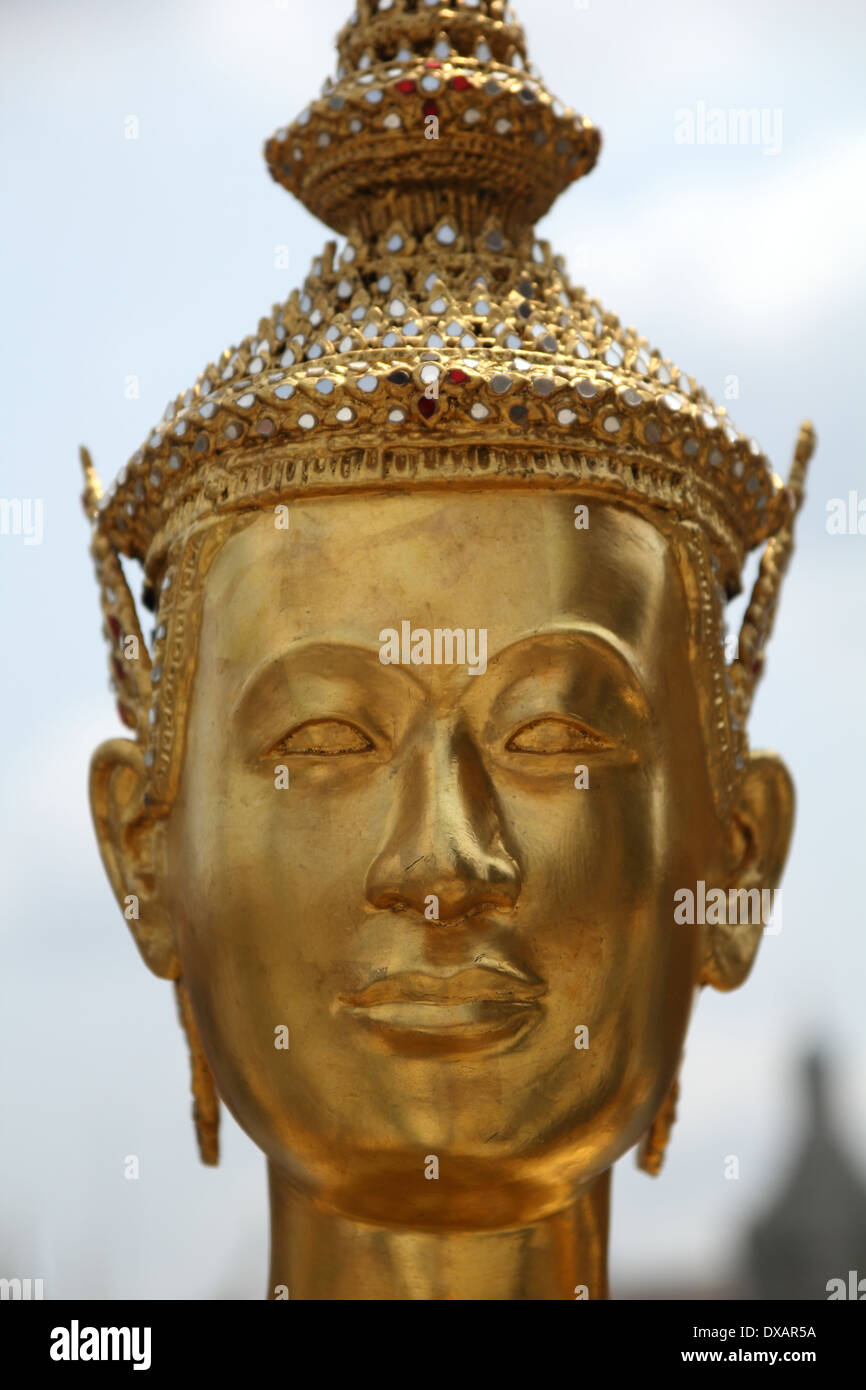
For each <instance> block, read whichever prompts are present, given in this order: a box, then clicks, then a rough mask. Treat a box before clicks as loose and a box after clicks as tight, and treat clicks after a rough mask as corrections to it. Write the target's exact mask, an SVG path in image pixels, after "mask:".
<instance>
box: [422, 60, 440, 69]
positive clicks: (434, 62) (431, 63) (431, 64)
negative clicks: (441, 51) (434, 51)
mask: <svg viewBox="0 0 866 1390" xmlns="http://www.w3.org/2000/svg"><path fill="white" fill-rule="evenodd" d="M424 66H425V68H441V66H442V64H441V63H440V62H439V61H438V60H437V59H436V58H428V59H427V62H426V63H425V64H424Z"/></svg>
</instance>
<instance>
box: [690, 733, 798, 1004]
mask: <svg viewBox="0 0 866 1390" xmlns="http://www.w3.org/2000/svg"><path fill="white" fill-rule="evenodd" d="M793 826H794V784H793V782H792V781H791V776H790V773H789V772H788V769H787V768H786V767H785V764H784V763H783V762H782V760H781V758H778V757H776V755H775V754H774V753H753V754H751V755H750V756H749V759H748V762H747V763H746V767H745V769H744V771H743V774H742V776H741V779H740V783H739V786H738V789H737V794H736V800H735V803H734V807H733V810H732V816H731V823H730V836H731V839H730V843H731V845H732V850H731V859H730V863H731V867H730V870H729V872H728V874H727V875H726V877H727V882H726V883H725V884H724V885H720V886H723V887H724V889H725V893H726V896H727V897H728V898H730V890H731V889H736V890H745V891H746V892H751V893H752V894H753V895H754V893H755V891H757V893H758V895H759V900H760V901H761V902H762V904H763V903H764V902H766V895H767V894H768V893H772V894H773V899H772V904H773V905H772V923H771V924H770V925H769V926H768V927H767V929H768V930H769V931H771V932H778V931H779V930H780V929H781V911H780V908H779V905H778V902H777V899H776V896H775V895H776V889H777V888H778V886H779V883H780V881H781V878H782V872H783V870H784V867H785V861H786V859H787V857H788V846H789V845H790V842H791V831H792V829H793ZM741 901H743V902H745V900H744V899H741ZM742 915H743V914H741V915H740V920H738V921H735V922H731V921H730V916H731V914H730V912H729V913H728V921H727V922H725V923H719V924H714V925H708V926H706V927H705V932H706V936H705V947H704V960H703V965H702V969H701V976H700V983H701V984H709V985H713V986H714V987H715V988H716V989H721V990H728V989H736V987H737V985H741V984H742V983H743V981H744V980H745V978H746V976H747V975H748V973H749V971H750V970H751V968H752V965H753V963H754V960H755V956H756V955H757V951H758V946H759V945H760V941H761V936H762V934H763V932H764V930H765V925H766V918H765V920H764V921H763V922H762V920H761V916H760V913H758V914H757V920H755V914H754V912H752V913H750V914H749V916H748V919H747V920H746V921H743V920H742Z"/></svg>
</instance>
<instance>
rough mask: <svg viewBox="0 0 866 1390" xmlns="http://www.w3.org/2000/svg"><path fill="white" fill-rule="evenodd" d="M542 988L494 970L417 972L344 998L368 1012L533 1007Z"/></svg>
mask: <svg viewBox="0 0 866 1390" xmlns="http://www.w3.org/2000/svg"><path fill="white" fill-rule="evenodd" d="M544 993H545V987H544V985H543V984H541V983H540V982H538V981H533V980H530V979H529V978H528V976H526V975H523V974H519V975H518V974H515V973H514V972H513V971H508V972H506V971H505V970H495V969H483V968H481V969H479V968H477V967H473V968H472V969H469V970H458V971H456V972H455V973H454V974H451V975H428V974H425V973H422V972H421V971H419V970H409V971H407V972H406V973H405V974H400V975H385V976H384V977H383V978H382V979H379V980H373V981H372V982H371V983H370V984H369V985H366V986H365V987H364V989H362V990H360V991H359V992H358V993H357V994H344V995H343V997H342V1002H343V1003H344V1004H347V1005H348V1006H349V1007H350V1008H356V1009H369V1008H373V1007H375V1006H376V1005H379V1004H410V1003H411V1004H440V1005H443V1004H444V1005H452V1006H453V1005H460V1004H486V1003H513V1004H532V1003H534V1002H535V1000H536V999H538V998H540V996H541V995H542V994H544Z"/></svg>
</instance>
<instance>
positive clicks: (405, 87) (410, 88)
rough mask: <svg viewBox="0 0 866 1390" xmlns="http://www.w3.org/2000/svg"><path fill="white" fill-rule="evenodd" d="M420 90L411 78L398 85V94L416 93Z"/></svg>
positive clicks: (406, 78)
mask: <svg viewBox="0 0 866 1390" xmlns="http://www.w3.org/2000/svg"><path fill="white" fill-rule="evenodd" d="M417 90H418V88H417V86H416V84H415V83H414V82H413V81H412V79H411V77H404V79H403V81H402V82H398V83H397V91H398V92H415V91H417Z"/></svg>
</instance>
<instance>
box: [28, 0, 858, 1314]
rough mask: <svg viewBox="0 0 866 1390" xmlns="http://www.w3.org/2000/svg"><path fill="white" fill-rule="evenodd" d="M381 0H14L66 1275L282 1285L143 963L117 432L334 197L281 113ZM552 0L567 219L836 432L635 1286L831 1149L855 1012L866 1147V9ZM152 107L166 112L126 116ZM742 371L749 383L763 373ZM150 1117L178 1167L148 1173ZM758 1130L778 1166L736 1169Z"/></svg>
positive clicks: (31, 1231)
mask: <svg viewBox="0 0 866 1390" xmlns="http://www.w3.org/2000/svg"><path fill="white" fill-rule="evenodd" d="M350 8H351V0H317V3H316V4H314V5H313V4H303V3H300V0H288V3H274V0H246V3H244V4H243V5H241V4H239V3H237V0H235V2H234V3H229V0H207V3H205V0H148V3H147V4H141V3H140V0H93V3H81V2H79V3H69V2H68V0H67V2H66V3H59V0H58V3H47V0H27V3H24V0H5V2H4V5H3V7H2V11H0V53H2V58H0V64H2V82H0V90H2V97H0V107H2V110H0V117H2V119H0V143H2V147H3V165H4V170H5V184H6V208H5V215H4V217H3V219H2V224H0V240H2V265H3V271H4V280H5V284H4V287H3V303H4V333H3V346H2V351H3V354H4V359H5V360H4V363H3V380H4V382H5V390H4V393H3V399H4V424H3V429H2V433H0V495H2V496H4V497H7V498H16V497H17V498H38V499H41V500H42V501H43V504H44V536H43V539H42V543H41V544H40V545H25V544H24V538H23V537H22V536H14V535H4V536H0V572H2V592H0V620H2V632H3V648H4V658H3V667H4V679H3V684H2V689H0V718H2V720H3V727H4V730H5V738H4V744H5V747H4V754H3V774H2V785H0V854H2V857H3V862H2V872H0V882H2V885H3V894H2V900H3V904H4V911H3V922H2V937H0V940H2V976H0V991H2V994H0V1029H2V1038H0V1059H2V1060H0V1068H2V1071H0V1113H2V1125H3V1131H4V1134H3V1142H2V1152H0V1164H2V1181H0V1252H2V1259H0V1264H2V1268H0V1274H4V1275H7V1276H11V1275H18V1276H19V1277H27V1276H31V1277H36V1276H41V1277H43V1278H44V1279H45V1280H46V1295H47V1296H72V1295H79V1294H80V1295H83V1296H109V1297H142V1296H156V1297H213V1296H228V1295H234V1296H240V1297H251V1298H252V1297H259V1296H260V1295H261V1293H262V1291H263V1288H264V1281H265V1273H266V1252H267V1216H266V1206H265V1182H264V1161H263V1159H262V1158H261V1156H260V1155H259V1154H258V1152H257V1151H256V1150H255V1149H254V1148H253V1146H252V1144H251V1142H250V1141H249V1140H247V1139H246V1137H245V1136H244V1135H243V1134H241V1132H240V1131H239V1130H238V1129H237V1128H236V1126H235V1125H234V1124H233V1122H232V1121H231V1120H230V1118H228V1117H227V1116H225V1117H224V1135H225V1141H224V1158H223V1162H222V1165H221V1167H220V1168H219V1170H217V1171H216V1172H212V1171H208V1170H204V1169H202V1168H200V1167H199V1165H198V1161H197V1158H196V1154H195V1147H194V1142H193V1137H192V1127H191V1123H190V1121H189V1119H188V1113H189V1100H188V1075H187V1060H186V1056H185V1052H184V1049H183V1045H182V1040H181V1035H180V1031H179V1028H178V1026H177V1023H176V1020H175V1015H174V1004H173V998H172V995H171V991H170V989H169V987H168V986H167V985H165V984H163V983H162V982H158V981H156V980H154V979H153V978H152V977H151V976H149V975H148V974H147V973H146V971H145V969H144V967H143V966H142V965H141V964H140V963H139V960H138V957H137V955H136V954H135V951H134V947H133V945H132V942H131V939H130V938H129V937H128V934H127V932H126V929H125V927H124V924H123V922H122V920H121V918H120V916H119V913H118V912H117V910H116V908H115V907H114V905H113V901H112V900H111V898H110V894H109V890H108V886H107V883H106V882H105V879H104V875H103V872H102V868H101V865H100V863H99V859H98V855H97V851H96V847H95V843H94V840H93V835H92V830H91V826H90V822H89V817H88V812H87V806H86V794H85V787H86V772H87V763H88V759H89V756H90V752H91V750H92V748H93V747H94V746H95V745H96V744H97V743H98V742H100V741H101V740H102V739H103V738H105V737H108V736H111V735H114V734H116V733H118V732H119V729H118V725H117V722H116V718H115V715H114V713H113V702H112V699H111V697H110V695H109V693H108V691H107V688H106V660H105V653H104V651H103V647H102V641H101V638H100V635H99V626H100V624H99V617H98V606H97V594H96V589H95V585H94V582H93V577H92V572H91V568H90V563H89V560H88V557H87V541H88V536H87V528H86V526H85V523H84V520H83V517H82V515H81V512H80V507H79V504H78V495H79V492H80V479H79V476H78V471H77V470H78V463H77V448H78V444H79V443H80V442H82V441H83V442H86V443H87V444H88V445H89V446H90V448H91V450H92V452H93V456H94V459H95V462H96V464H97V467H98V468H99V470H100V472H101V473H102V476H103V478H104V479H105V480H108V479H110V478H111V477H112V476H113V475H114V474H115V472H116V471H117V470H118V469H119V468H120V467H121V466H122V465H123V463H124V462H125V461H126V459H127V458H128V456H129V455H130V454H131V453H132V452H133V450H134V449H135V448H137V447H138V445H139V444H140V443H141V442H142V440H143V439H144V437H145V435H146V433H147V432H148V430H149V429H150V428H151V426H152V425H153V424H154V422H155V421H156V419H157V418H158V417H159V415H160V414H161V412H162V410H163V408H164V406H165V404H166V402H167V400H168V399H169V398H170V397H174V396H175V395H176V394H177V392H178V391H179V390H182V389H184V388H185V387H186V386H188V385H191V384H192V382H193V380H194V378H195V376H196V375H197V373H198V372H199V371H200V370H201V369H202V367H203V366H204V365H205V364H206V363H208V362H210V361H212V360H213V359H214V357H215V356H216V355H217V354H218V352H219V351H220V350H221V349H222V348H223V347H224V346H225V345H226V344H227V343H230V342H234V341H236V340H237V339H238V338H240V337H242V336H244V335H245V334H246V333H248V332H251V331H252V330H253V329H254V328H255V325H256V323H257V322H258V319H259V317H260V316H261V314H263V313H265V312H267V311H269V310H270V307H271V305H272V304H273V303H274V302H276V301H278V300H282V299H284V298H285V297H286V296H287V294H288V293H289V291H290V290H291V288H292V287H293V286H294V285H296V284H297V283H299V281H300V280H301V279H302V278H303V276H304V275H305V274H306V272H307V270H308V268H309V263H310V261H311V259H312V257H313V256H314V255H316V254H317V253H318V252H319V251H320V250H321V247H322V245H323V244H324V242H325V240H326V239H327V238H328V237H329V236H330V235H331V233H329V232H328V231H326V229H324V228H323V227H321V226H320V225H318V224H316V223H315V222H314V220H313V219H312V218H311V217H310V216H309V215H308V214H307V213H306V212H305V211H304V210H303V209H302V208H300V207H299V206H297V205H295V204H293V202H292V201H291V199H290V198H289V197H288V196H287V195H286V193H285V192H283V191H282V190H281V189H279V188H278V187H277V186H276V185H275V184H273V183H272V182H271V180H270V178H269V177H268V175H267V173H266V170H265V166H264V162H263V159H262V156H261V146H262V142H263V140H264V139H265V137H266V136H268V135H269V134H270V133H271V132H272V131H273V130H274V129H275V128H276V127H278V126H280V125H282V124H284V123H285V122H286V121H287V120H290V119H291V118H292V117H294V116H295V115H296V114H297V112H298V111H299V110H300V109H301V108H302V107H303V106H304V105H305V104H306V103H307V101H308V99H309V98H310V97H311V96H314V95H316V93H317V92H318V89H319V87H320V85H321V81H322V79H323V78H324V77H325V75H326V74H327V73H329V72H333V70H334V62H333V57H332V39H333V36H334V34H335V33H336V31H337V29H338V28H339V27H340V25H341V24H342V23H343V21H344V20H345V18H346V17H347V15H348V12H349V10H350ZM518 13H519V16H520V18H521V19H522V20H523V22H524V24H525V25H526V28H527V31H528V36H529V43H530V54H531V57H532V59H533V61H534V63H535V66H536V67H537V68H538V69H539V71H540V72H541V74H542V75H543V76H544V77H545V79H546V80H547V82H548V85H549V86H550V88H551V89H552V90H553V91H554V93H556V94H558V95H560V96H561V97H563V99H565V100H567V101H568V102H570V103H571V104H572V105H574V106H575V107H576V108H577V109H578V110H582V111H585V112H586V113H587V114H588V115H589V116H591V117H592V118H593V120H594V121H596V122H597V124H598V125H599V126H600V127H601V129H602V132H603V135H604V141H605V143H604V150H603V153H602V158H601V161H600V164H599V167H598V169H597V170H596V171H595V172H594V173H593V175H592V176H591V178H589V179H586V180H583V181H582V182H581V183H579V184H578V185H577V186H576V187H575V188H574V189H573V190H571V191H570V192H569V193H567V194H566V195H564V196H563V198H562V199H561V200H560V203H559V205H558V206H557V208H556V209H555V211H554V213H553V214H552V215H551V216H549V217H548V218H547V219H546V220H545V222H544V223H542V224H541V229H540V230H541V234H542V235H543V236H544V237H546V238H547V239H548V240H550V241H551V242H552V244H553V246H554V248H555V249H556V250H557V251H560V252H561V253H563V254H564V255H565V256H566V258H567V260H568V261H569V263H570V265H571V267H572V274H573V279H574V280H575V281H576V282H578V283H581V282H584V283H586V284H587V286H588V287H589V288H590V289H591V290H592V292H593V293H594V294H597V295H599V296H600V297H601V299H602V300H603V302H604V303H605V304H606V306H607V307H608V308H610V309H612V310H614V311H615V312H617V313H618V314H619V315H620V316H621V317H622V318H623V319H624V320H626V321H627V322H630V323H635V324H636V325H637V326H638V327H639V328H640V330H641V331H642V332H643V333H645V334H646V336H647V337H649V338H650V339H651V341H653V342H655V343H657V344H658V345H659V346H660V347H661V348H662V349H663V350H664V351H665V352H667V353H668V354H669V355H670V356H671V357H673V359H674V360H675V361H676V362H677V363H678V364H679V365H680V366H682V367H683V368H685V369H686V370H687V371H689V372H691V373H693V374H694V375H695V376H696V377H697V378H698V380H699V381H701V382H702V383H703V384H704V385H706V387H707V389H708V390H709V392H710V394H711V395H712V396H713V397H714V398H716V399H717V400H719V401H721V402H722V403H725V404H728V405H729V407H730V409H731V413H732V415H733V416H734V419H735V421H736V422H737V423H738V424H739V425H740V427H741V428H743V429H744V430H747V431H748V432H749V433H750V434H753V435H756V436H757V437H758V439H759V440H760V441H761V443H762V445H763V447H764V448H765V450H766V451H767V452H768V453H769V454H770V456H771V458H772V459H773V460H774V462H775V465H776V468H777V470H778V471H780V472H785V471H786V469H787V466H788V460H789V456H790V452H791V448H792V445H793V441H794V438H795V434H796V429H797V426H798V423H799V421H800V420H801V418H803V417H804V416H811V417H812V418H813V419H814V420H815V421H816V424H817V427H818V433H819V438H820V445H819V452H818V455H817V458H816V461H815V463H814V465H813V473H812V478H811V483H810V487H809V500H808V505H807V508H806V511H805V514H804V516H803V519H802V527H801V532H800V544H799V551H798V554H797V557H796V561H795V564H794V567H793V570H792V574H791V577H790V580H789V582H788V585H787V588H786V591H785V595H784V602H783V608H782V613H781V618H780V621H779V625H778V629H777V635H776V638H775V640H774V642H773V645H772V648H771V656H770V662H769V669H768V674H767V677H766V679H765V681H764V683H763V686H762V687H761V691H760V694H759V696H758V700H757V704H756V707H755V712H754V721H753V743H754V745H755V746H759V747H760V746H772V747H774V748H776V749H778V750H779V751H780V752H782V753H783V755H784V757H785V758H786V760H787V762H788V764H789V766H790V767H791V769H792V771H793V773H794V777H795V780H796V783H797V787H798V795H799V816H798V823H797V830H796V835H795V840H794V844H793V849H792V855H791V860H790V865H789V870H788V874H787V876H786V879H785V883H784V895H785V896H784V929H783V931H782V933H781V935H779V936H771V937H767V938H766V939H765V941H764V943H763V949H762V952H761V956H760V959H759V961H758V964H757V967H756V969H755V972H754V974H753V976H752V979H751V980H750V981H749V982H748V984H747V985H746V987H745V988H744V989H743V990H741V991H740V992H739V993H736V994H733V995H730V996H719V995H712V996H710V995H707V996H706V997H704V998H703V999H702V1000H701V1001H700V1004H699V1007H698V1011H697V1014H696V1017H695V1020H694V1023H693V1026H692V1030H691V1033H690V1037H689V1042H688V1052H687V1062H686V1065H685V1069H684V1073H683V1083H682V1084H683V1091H682V1102H681V1107H680V1121H679V1124H678V1125H677V1128H676V1131H675V1135H674V1139H673V1142H672V1146H671V1150H670V1155H669V1161H668V1164H667V1167H666V1169H665V1172H664V1175H663V1177H661V1178H660V1179H658V1180H657V1181H656V1182H651V1180H650V1179H648V1178H646V1177H645V1176H644V1175H642V1174H638V1173H636V1172H635V1171H634V1161H633V1155H630V1156H628V1157H627V1158H626V1159H624V1160H623V1162H622V1163H621V1164H620V1165H619V1168H618V1170H617V1174H616V1177H615V1180H614V1203H613V1213H614V1217H613V1234H612V1252H613V1259H612V1272H613V1279H614V1292H615V1291H616V1287H617V1281H618V1282H619V1284H620V1285H621V1286H622V1285H625V1284H630V1283H633V1282H635V1281H638V1280H645V1281H650V1282H652V1281H653V1280H656V1279H660V1278H661V1279H663V1280H664V1281H665V1282H667V1281H668V1280H671V1279H677V1278H679V1279H681V1280H689V1279H694V1280H697V1281H701V1282H703V1283H711V1284H719V1283H720V1282H723V1281H724V1279H725V1278H726V1277H727V1274H728V1271H729V1270H730V1268H732V1266H733V1263H734V1262H735V1259H736V1254H737V1249H738V1242H739V1241H740V1240H741V1238H742V1235H743V1232H744V1231H745V1229H746V1227H747V1225H748V1223H749V1221H750V1219H751V1217H752V1215H753V1214H754V1213H756V1212H758V1211H760V1210H762V1209H763V1207H764V1205H765V1204H766V1203H767V1201H769V1200H770V1198H771V1196H772V1194H773V1192H774V1190H775V1189H776V1188H777V1186H778V1185H779V1184H780V1183H781V1182H782V1180H783V1178H784V1174H785V1171H786V1166H787V1165H788V1163H789V1162H790V1160H791V1158H792V1155H793V1153H794V1151H795V1148H796V1134H797V1125H798V1118H799V1112H798V1093H797V1084H796V1080H797V1078H796V1069H797V1058H798V1055H799V1053H800V1052H801V1050H802V1049H803V1048H804V1047H805V1046H808V1045H809V1044H810V1043H811V1042H812V1041H813V1040H816V1039H817V1040H823V1041H824V1042H825V1043H826V1045H827V1046H828V1047H829V1048H830V1049H831V1050H832V1052H833V1055H834V1058H835V1088H836V1096H837V1102H838V1109H839V1113H840V1121H841V1122H842V1123H843V1125H844V1128H845V1131H846V1134H847V1142H848V1143H849V1145H850V1147H851V1149H852V1151H853V1152H855V1153H857V1154H859V1156H860V1159H859V1161H860V1164H861V1166H862V1165H863V1163H864V1161H866V1159H864V1156H866V1097H864V1085H863V1080H862V1078H863V1077H864V1075H866V1011H864V1006H863V996H864V961H866V935H864V912H863V905H862V904H863V880H862V872H863V862H864V860H863V819H864V818H863V809H862V805H863V787H864V781H866V759H864V738H863V733H862V721H863V691H864V689H866V654H864V632H866V535H864V536H857V535H848V536H831V535H828V533H827V530H826V526H825V517H826V510H827V504H828V502H829V501H830V500H831V499H833V498H835V497H847V495H848V493H849V491H850V490H852V489H854V490H859V495H860V496H866V474H864V443H863V440H864V428H863V409H864V395H866V393H864V388H863V380H864V375H863V374H864V361H866V346H864V339H863V332H862V324H863V323H864V322H866V312H864V311H866V305H864V284H866V276H864V269H866V267H864V260H866V227H864V222H866V218H864V207H863V194H862V187H863V170H864V156H866V112H864V105H866V101H864V84H863V60H864V13H866V12H864V10H863V7H862V4H861V3H859V0H825V3H824V4H822V5H820V6H817V5H815V4H814V3H805V0H726V3H724V4H721V3H706V2H702V0H668V2H667V3H663V4H661V5H652V6H650V5H647V4H646V3H645V2H644V0H589V3H588V4H582V3H581V4H571V3H568V0H531V3H524V4H523V5H522V6H521V5H519V4H518ZM701 104H703V106H701ZM714 107H718V108H721V109H722V110H723V111H727V110H729V109H730V108H737V107H755V108H759V109H760V110H761V111H763V112H765V113H766V115H765V119H766V121H767V125H766V130H767V132H768V138H767V139H766V140H764V141H761V142H758V143H757V144H755V145H734V146H719V145H712V146H711V145H707V144H698V143H695V144H692V145H689V144H683V143H679V142H678V141H677V140H676V139H675V131H676V129H677V126H678V124H679V125H680V128H682V123H683V119H684V117H683V113H684V112H688V113H691V114H692V115H693V116H694V119H695V120H696V121H700V120H701V114H700V113H701V111H702V110H703V111H704V113H706V112H707V111H708V110H710V108H714ZM130 116H134V117H136V118H137V120H138V122H139V126H138V129H139V138H138V139H137V140H129V139H126V138H124V133H125V122H126V121H127V118H128V117H130ZM127 128H128V127H127ZM284 244H287V245H288V246H289V247H290V261H291V265H290V269H289V270H288V271H286V270H285V269H277V268H276V264H275V247H277V246H280V245H284ZM130 376H135V377H137V378H138V382H139V384H140V396H139V398H138V399H128V397H127V394H125V390H124V388H125V383H126V382H127V379H128V378H129V377H130ZM732 376H735V377H736V378H738V382H739V399H738V400H735V401H724V399H723V397H724V388H725V382H726V379H727V378H729V377H732ZM131 1153H134V1154H137V1155H139V1157H140V1160H141V1172H142V1176H141V1179H140V1181H138V1182H127V1181H125V1180H124V1178H123V1161H124V1157H125V1155H127V1154H131ZM730 1154H736V1155H737V1156H738V1157H739V1158H740V1163H741V1177H740V1179H739V1180H738V1181H727V1180H725V1177H724V1163H725V1159H726V1157H727V1156H728V1155H730ZM838 1272H839V1271H827V1277H830V1276H831V1275H832V1274H834V1273H838Z"/></svg>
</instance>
